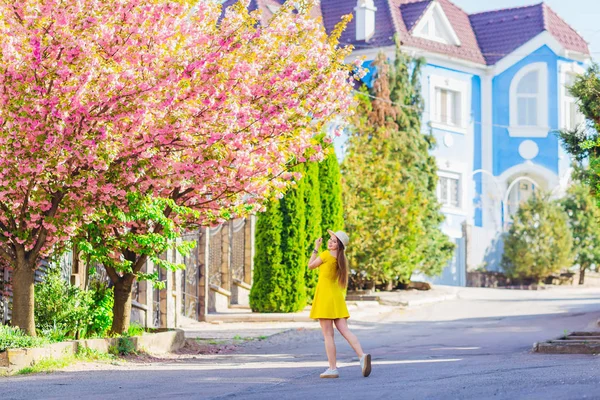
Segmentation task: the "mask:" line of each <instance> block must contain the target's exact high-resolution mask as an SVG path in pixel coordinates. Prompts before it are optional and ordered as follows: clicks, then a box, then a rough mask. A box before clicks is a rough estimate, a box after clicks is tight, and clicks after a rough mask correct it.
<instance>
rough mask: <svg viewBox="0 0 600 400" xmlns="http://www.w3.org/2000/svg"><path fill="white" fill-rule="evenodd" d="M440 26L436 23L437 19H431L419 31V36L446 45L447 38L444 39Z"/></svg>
mask: <svg viewBox="0 0 600 400" xmlns="http://www.w3.org/2000/svg"><path fill="white" fill-rule="evenodd" d="M440 25H441V24H440V23H436V22H435V19H433V18H432V19H430V20H429V21H427V23H426V24H425V25H424V26H423V28H422V29H421V30H420V31H419V36H423V37H426V38H429V39H432V40H435V41H437V42H443V43H445V42H446V38H445V37H444V36H445V35H444V32H443V30H442V27H441V26H440Z"/></svg>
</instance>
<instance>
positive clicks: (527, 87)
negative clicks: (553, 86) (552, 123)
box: [509, 62, 550, 137]
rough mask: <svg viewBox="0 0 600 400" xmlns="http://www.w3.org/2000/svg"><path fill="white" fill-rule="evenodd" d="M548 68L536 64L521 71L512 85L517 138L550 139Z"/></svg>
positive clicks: (512, 120)
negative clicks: (547, 137)
mask: <svg viewBox="0 0 600 400" xmlns="http://www.w3.org/2000/svg"><path fill="white" fill-rule="evenodd" d="M549 131H550V128H549V125H548V67H547V65H546V63H543V62H540V63H532V64H529V65H527V66H525V67H523V68H521V70H520V71H518V72H517V73H516V74H515V76H514V77H513V79H512V82H511V84H510V129H509V133H510V135H511V136H513V137H546V136H548V132H549Z"/></svg>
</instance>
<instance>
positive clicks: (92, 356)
mask: <svg viewBox="0 0 600 400" xmlns="http://www.w3.org/2000/svg"><path fill="white" fill-rule="evenodd" d="M76 357H77V360H79V361H88V362H90V361H114V360H116V357H115V356H114V355H113V354H110V353H104V352H102V351H99V350H96V349H90V348H89V347H80V348H79V349H78V351H77V355H76Z"/></svg>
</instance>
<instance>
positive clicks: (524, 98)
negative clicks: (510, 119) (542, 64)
mask: <svg viewBox="0 0 600 400" xmlns="http://www.w3.org/2000/svg"><path fill="white" fill-rule="evenodd" d="M538 82H539V72H538V71H531V72H529V73H528V74H527V75H525V76H524V77H523V78H521V80H520V81H519V85H518V86H517V122H518V125H520V126H537V124H538V120H537V116H538V96H539V87H538Z"/></svg>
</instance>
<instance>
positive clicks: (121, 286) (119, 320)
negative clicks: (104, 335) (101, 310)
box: [110, 274, 134, 334]
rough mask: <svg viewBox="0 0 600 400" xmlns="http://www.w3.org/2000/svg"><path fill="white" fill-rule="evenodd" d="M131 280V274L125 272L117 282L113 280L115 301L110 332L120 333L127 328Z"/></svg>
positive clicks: (129, 311)
mask: <svg viewBox="0 0 600 400" xmlns="http://www.w3.org/2000/svg"><path fill="white" fill-rule="evenodd" d="M133 280H134V276H133V275H132V274H125V276H123V277H122V278H120V279H119V280H118V281H117V282H114V284H115V287H114V290H115V303H114V305H113V322H112V327H111V328H110V331H111V332H112V333H115V334H122V333H123V332H125V331H127V329H129V322H130V319H131V288H132V286H133Z"/></svg>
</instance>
